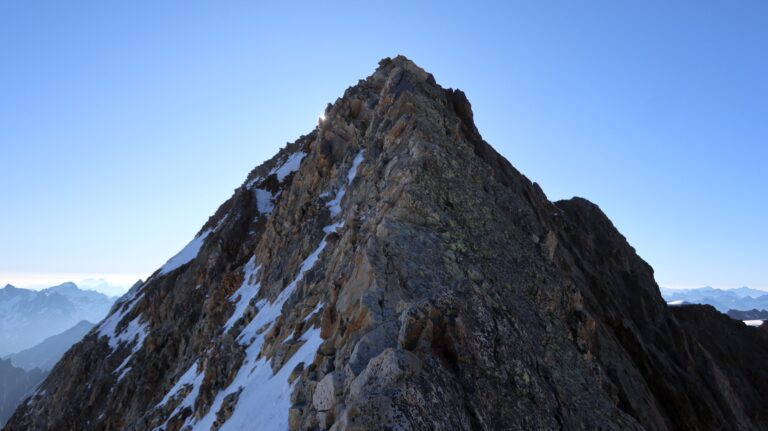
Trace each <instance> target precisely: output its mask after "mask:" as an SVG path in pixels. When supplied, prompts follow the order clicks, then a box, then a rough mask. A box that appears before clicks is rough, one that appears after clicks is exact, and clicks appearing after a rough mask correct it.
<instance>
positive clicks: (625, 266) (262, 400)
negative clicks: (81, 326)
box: [6, 57, 768, 430]
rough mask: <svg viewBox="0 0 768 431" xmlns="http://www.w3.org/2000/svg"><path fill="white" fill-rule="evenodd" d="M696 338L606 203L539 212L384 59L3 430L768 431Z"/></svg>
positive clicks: (757, 398) (525, 192)
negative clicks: (605, 210)
mask: <svg viewBox="0 0 768 431" xmlns="http://www.w3.org/2000/svg"><path fill="white" fill-rule="evenodd" d="M680 308H684V307H680ZM675 313H678V311H675ZM692 313H693V314H694V315H698V314H700V312H699V311H695V310H694V311H692ZM697 313H698V314H697ZM692 320H694V319H687V320H685V321H684V322H685V323H682V324H681V322H680V321H679V316H677V315H676V314H673V312H672V311H671V310H670V309H669V308H668V307H667V306H666V304H665V303H664V301H663V300H662V298H661V296H660V294H659V289H658V286H657V285H656V283H655V281H654V279H653V271H652V269H651V267H650V266H649V265H647V264H646V263H645V262H644V261H642V260H641V259H640V258H639V257H638V256H637V255H636V253H635V252H634V250H633V249H632V247H631V246H630V245H629V244H628V243H627V241H626V239H625V238H624V237H623V236H622V235H621V234H619V233H618V232H617V231H616V229H615V228H614V226H613V225H612V224H611V222H610V221H609V220H608V218H607V217H606V216H605V215H604V214H603V213H602V212H601V211H600V209H599V208H598V207H597V206H595V205H594V204H591V203H590V202H588V201H586V200H583V199H579V198H574V199H571V200H568V201H560V202H555V203H553V202H550V201H549V200H548V199H547V198H546V196H545V195H544V193H543V192H542V191H541V189H540V188H539V187H538V185H536V184H535V183H532V182H530V181H529V180H528V179H527V178H526V177H524V176H523V175H522V174H520V173H519V172H518V171H517V170H515V168H513V167H512V166H511V165H510V164H509V162H508V161H507V160H506V159H504V158H503V157H501V156H500V155H499V154H498V153H496V152H495V151H494V150H493V149H492V148H491V147H490V146H489V145H488V144H487V143H486V142H485V141H484V140H483V139H482V137H481V136H480V134H479V132H478V130H477V129H476V127H475V125H474V122H473V117H472V110H471V106H470V104H469V102H468V101H467V99H466V97H465V96H464V94H463V93H462V92H461V91H459V90H451V89H443V88H441V87H440V86H439V85H437V84H436V82H435V80H434V78H433V77H432V75H430V74H428V73H427V72H425V71H424V70H422V69H420V68H419V67H418V66H416V65H415V64H414V63H412V62H411V61H409V60H407V59H405V58H404V57H397V58H394V59H384V60H382V62H381V63H380V65H379V68H378V69H377V70H376V72H375V73H374V74H373V75H371V76H370V77H368V78H367V79H365V80H361V81H360V82H359V83H358V84H357V85H355V86H354V87H351V88H349V89H348V90H347V91H346V92H345V93H344V95H343V97H341V98H340V99H338V100H336V101H335V103H333V104H330V105H329V106H328V107H327V109H326V111H325V115H324V119H323V120H321V121H320V123H319V124H318V126H317V128H316V129H315V130H314V131H313V132H312V133H310V134H308V135H305V136H302V137H301V138H299V139H298V140H297V141H296V142H294V143H292V144H289V145H287V146H286V147H285V148H284V149H283V150H281V151H280V152H279V153H278V154H277V155H276V156H275V157H274V158H273V159H271V160H269V161H267V162H266V163H264V164H263V165H261V166H259V167H258V168H256V169H255V170H254V171H253V172H251V173H250V175H249V176H248V178H247V179H246V181H245V183H244V184H243V186H241V187H240V188H238V189H237V190H236V191H235V193H234V195H233V196H232V198H230V199H229V200H228V201H227V202H225V203H224V204H223V205H222V206H221V207H220V208H219V209H218V211H217V212H216V214H214V215H213V216H212V217H211V218H210V220H209V221H208V222H207V223H206V224H205V225H204V226H203V228H202V229H201V231H200V232H199V233H198V235H197V236H196V238H195V239H193V240H192V242H190V244H189V245H188V246H187V247H185V249H184V250H182V251H181V252H180V253H179V254H178V255H176V256H174V257H173V258H172V259H171V260H169V262H168V263H166V265H165V266H163V267H162V268H161V269H160V270H158V271H157V272H156V273H155V274H153V275H152V277H150V278H149V279H148V280H147V281H146V282H145V283H143V284H140V285H137V286H134V288H133V289H131V291H130V292H129V293H128V294H127V295H126V296H125V297H123V298H122V299H121V300H120V301H119V302H118V303H117V304H116V305H115V307H114V308H113V310H112V312H111V314H110V316H109V317H108V318H107V319H106V320H105V321H103V322H102V323H101V324H100V325H99V326H98V327H96V328H95V329H94V330H93V331H92V332H91V333H90V334H89V335H87V336H86V337H85V339H84V340H83V341H82V342H80V343H79V344H78V345H76V346H75V347H74V348H73V349H71V350H70V351H69V352H68V353H67V354H66V355H65V357H64V358H63V359H62V360H61V361H60V362H59V363H58V364H57V365H56V367H55V368H54V369H53V371H52V373H51V375H50V376H49V377H48V378H47V379H46V381H45V382H44V383H43V384H42V385H41V386H40V388H39V389H38V391H37V392H36V393H35V394H34V395H33V397H32V398H31V399H30V400H28V402H27V403H25V404H23V405H22V407H20V409H19V410H17V412H16V413H15V415H14V416H13V418H11V420H10V421H9V423H8V425H7V427H6V429H8V430H26V429H51V430H53V429H56V430H66V429H72V430H74V429H106V430H150V429H157V430H160V429H165V430H178V429H205V430H217V429H238V428H242V427H244V426H250V427H253V426H254V424H258V425H259V427H260V429H285V428H290V429H333V430H363V429H381V428H386V429H487V430H497V429H519V430H529V429H542V430H545V429H546V430H548V429H568V430H577V429H605V430H626V429H649V430H650V429H653V430H673V429H679V430H683V429H726V428H728V429H737V430H748V429H768V422H766V419H765V417H764V416H763V415H762V414H760V413H759V411H758V410H759V409H758V410H756V409H755V408H754V406H756V405H759V402H761V401H763V398H761V397H763V396H764V395H761V394H765V393H766V392H768V391H766V386H765V381H764V380H756V381H753V384H755V385H758V386H759V387H758V388H757V389H756V390H754V391H748V390H744V389H743V388H742V386H743V385H744V384H746V383H745V382H750V376H751V375H752V374H750V373H751V372H752V371H751V370H750V369H749V366H750V365H749V363H748V361H746V360H745V361H744V363H743V364H740V365H739V366H736V365H734V364H732V363H729V362H728V361H726V360H724V359H723V355H720V354H718V353H715V352H711V350H712V349H713V346H712V345H711V344H709V343H707V342H706V340H702V339H701V338H702V334H701V332H700V331H699V330H696V329H692V328H690V325H689V324H688V323H687V322H690V321H692ZM736 323H737V322H736ZM708 331H712V332H715V333H717V332H718V331H719V329H718V327H717V326H711V327H709V326H708ZM728 331H729V334H730V336H731V337H734V339H750V340H754V341H755V342H758V343H764V341H761V340H762V338H758V337H755V336H754V332H750V331H757V330H756V329H755V328H747V327H745V326H743V325H742V326H741V327H739V328H736V327H730V326H729V329H728ZM710 335H711V334H710ZM742 366H744V367H747V369H743V368H742Z"/></svg>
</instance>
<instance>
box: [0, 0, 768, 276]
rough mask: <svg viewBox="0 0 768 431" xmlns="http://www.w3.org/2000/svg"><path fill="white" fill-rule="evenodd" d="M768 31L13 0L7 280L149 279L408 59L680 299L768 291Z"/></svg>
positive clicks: (751, 18) (390, 10)
mask: <svg viewBox="0 0 768 431" xmlns="http://www.w3.org/2000/svg"><path fill="white" fill-rule="evenodd" d="M277 3H283V4H277ZM289 3H290V4H289ZM767 22H768V3H766V2H765V1H761V0H760V1H758V0H752V1H749V0H745V1H736V2H722V1H717V2H714V1H713V2H710V1H691V2H661V1H659V2H616V1H595V2H589V1H587V2H572V1H563V2H549V1H543V2H542V1H530V2H506V1H505V2H499V3H491V2H487V3H483V2H466V1H462V2H434V3H430V2H414V1H410V2H402V3H400V2H396V1H387V2H352V1H350V2H333V1H323V2H318V1H315V2H306V3H301V4H300V3H297V2H251V1H247V2H246V1H226V2H186V1H185V2H154V1H153V2H149V1H135V2H96V1H88V2H81V1H67V2H60V1H49V2H43V1H13V2H12V1H7V2H0V208H1V209H0V283H5V282H15V283H17V284H22V285H23V284H25V283H26V284H31V282H29V280H33V279H37V280H40V279H46V280H48V279H50V278H51V277H53V276H54V275H55V277H59V278H75V279H77V278H79V277H81V276H82V278H89V277H103V278H106V279H107V280H110V279H114V280H117V279H118V278H120V279H121V280H130V279H132V278H134V277H136V278H138V277H146V276H148V275H149V274H150V273H151V272H153V271H154V270H155V269H156V268H158V267H159V266H161V265H162V264H163V263H164V262H165V261H166V260H167V259H168V258H169V257H170V256H172V255H173V254H174V253H175V252H176V251H178V250H179V249H180V248H181V247H182V246H184V245H185V244H186V243H187V242H188V241H189V240H190V239H191V238H192V236H193V235H194V234H195V233H196V232H197V230H198V229H199V228H200V226H201V225H202V224H203V223H204V222H205V221H206V219H207V218H208V216H210V215H211V214H213V212H214V211H215V209H216V208H217V206H218V205H219V204H220V203H222V202H223V201H224V200H225V199H227V198H228V197H229V196H230V195H231V193H232V191H233V189H235V188H236V187H237V186H239V185H240V184H241V183H242V181H243V180H244V179H245V176H246V174H247V173H248V172H249V171H250V170H251V169H252V168H253V167H254V166H256V165H257V164H259V163H260V162H262V161H263V160H265V159H267V158H269V157H270V156H271V155H273V154H274V153H275V152H276V150H277V149H278V148H280V147H282V146H283V145H284V144H285V143H286V142H287V141H293V140H294V139H295V138H297V137H298V136H299V135H301V134H304V133H307V132H309V131H311V130H312V128H313V127H314V126H315V125H316V123H317V117H318V115H319V114H320V113H321V112H322V111H323V109H324V107H325V105H326V104H327V103H328V102H331V101H333V100H334V99H335V98H337V97H338V96H340V95H341V94H342V92H343V91H344V89H345V88H347V87H348V86H350V85H353V84H355V83H356V82H357V80H358V79H360V78H363V77H365V76H367V75H369V74H370V73H371V72H372V71H373V70H374V68H375V67H376V65H377V62H378V61H379V59H381V58H382V57H386V56H394V55H396V54H404V55H406V56H408V57H409V58H411V59H412V60H414V61H415V62H416V63H418V64H419V65H421V66H422V67H423V68H425V69H427V70H428V71H430V72H432V73H433V74H434V75H435V77H436V79H437V81H438V82H439V83H441V84H442V85H443V86H446V87H458V88H461V89H463V90H464V91H465V92H466V93H467V95H468V97H469V99H470V101H471V102H472V104H473V107H474V111H475V119H476V121H477V125H478V127H479V129H480V131H481V133H482V134H483V136H484V138H485V139H486V140H487V141H488V142H489V143H490V144H491V145H493V146H494V147H495V148H496V149H497V150H498V151H499V152H500V153H502V154H503V155H504V156H506V157H507V158H508V159H509V160H510V161H511V162H512V164H513V165H515V166H516V167H517V168H518V169H519V170H521V171H522V172H523V173H525V174H526V175H527V176H528V177H529V178H531V179H532V180H533V181H537V182H538V183H539V184H541V186H542V188H543V189H544V191H545V192H546V193H547V195H548V196H549V198H550V199H553V200H555V199H563V198H569V197H571V196H574V195H577V196H583V197H586V198H588V199H590V200H592V201H594V202H595V203H597V204H598V205H600V206H601V208H602V209H603V210H604V211H605V212H606V213H607V214H608V216H609V217H611V219H612V220H613V221H614V223H615V224H616V226H617V227H618V228H619V229H620V230H621V231H622V232H623V233H624V235H626V236H627V238H628V239H629V241H630V243H632V244H633V245H634V246H635V247H636V249H637V250H638V252H639V254H640V255H641V256H642V257H643V258H645V259H646V260H647V261H648V262H649V263H650V264H651V265H652V266H653V267H654V268H655V270H656V276H657V280H658V281H659V283H660V284H661V285H664V286H676V287H684V286H691V287H698V286H703V285H712V286H716V287H736V286H741V285H749V286H751V287H755V288H768V252H767V251H766V244H768V229H766V213H768V200H767V199H766V189H767V187H768V174H767V173H766V161H768V55H766V47H767V46H768V25H766V23H767ZM24 280H27V281H26V282H25V281H24ZM126 283H127V282H126Z"/></svg>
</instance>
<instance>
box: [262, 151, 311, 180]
mask: <svg viewBox="0 0 768 431" xmlns="http://www.w3.org/2000/svg"><path fill="white" fill-rule="evenodd" d="M304 156H306V154H305V153H303V152H301V151H299V152H296V153H293V154H291V155H290V156H288V159H287V160H286V161H285V162H284V163H283V164H282V165H280V166H278V167H276V168H274V169H272V170H271V171H270V172H269V175H272V174H275V175H277V180H278V181H280V182H281V183H282V182H283V180H284V179H285V177H287V176H288V175H290V174H291V173H292V172H296V171H298V170H299V167H300V166H301V161H302V160H303V159H304ZM269 175H267V176H269Z"/></svg>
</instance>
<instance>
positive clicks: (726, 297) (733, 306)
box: [660, 287, 768, 313]
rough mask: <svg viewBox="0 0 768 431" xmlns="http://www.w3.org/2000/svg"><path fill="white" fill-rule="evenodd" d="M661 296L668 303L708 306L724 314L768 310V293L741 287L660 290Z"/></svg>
mask: <svg viewBox="0 0 768 431" xmlns="http://www.w3.org/2000/svg"><path fill="white" fill-rule="evenodd" d="M660 290H661V296H663V297H664V300H665V301H667V303H669V304H672V305H678V304H683V303H689V304H708V305H711V306H713V307H715V308H716V309H717V310H718V311H720V312H722V313H728V311H730V310H739V311H749V310H757V311H760V310H768V291H764V290H757V289H750V288H748V287H740V288H738V289H715V288H713V287H702V288H699V289H668V288H663V287H662V288H660Z"/></svg>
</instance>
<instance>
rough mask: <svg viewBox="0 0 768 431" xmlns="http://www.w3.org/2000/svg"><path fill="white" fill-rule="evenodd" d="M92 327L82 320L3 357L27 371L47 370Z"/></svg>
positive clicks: (89, 323) (92, 325)
mask: <svg viewBox="0 0 768 431" xmlns="http://www.w3.org/2000/svg"><path fill="white" fill-rule="evenodd" d="M93 327H94V324H93V323H91V322H88V321H86V320H82V321H80V322H78V323H77V324H76V325H75V326H73V327H71V328H69V329H67V330H66V331H64V332H62V333H61V334H57V335H53V336H51V337H48V338H46V339H45V340H43V341H42V342H41V343H40V344H38V345H36V346H34V347H30V348H29V349H26V350H22V351H21V352H18V353H14V354H12V355H9V356H7V357H6V358H3V359H10V360H11V362H12V363H13V366H15V367H18V368H23V369H25V370H27V371H31V370H33V369H35V368H39V369H41V370H44V371H48V370H50V369H51V368H53V366H54V365H56V362H58V361H59V359H61V357H62V356H63V355H64V353H66V351H67V350H69V348H70V347H72V345H73V344H75V343H77V342H78V341H80V340H82V339H83V337H84V336H85V334H87V333H88V331H90V330H91V328H93Z"/></svg>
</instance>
